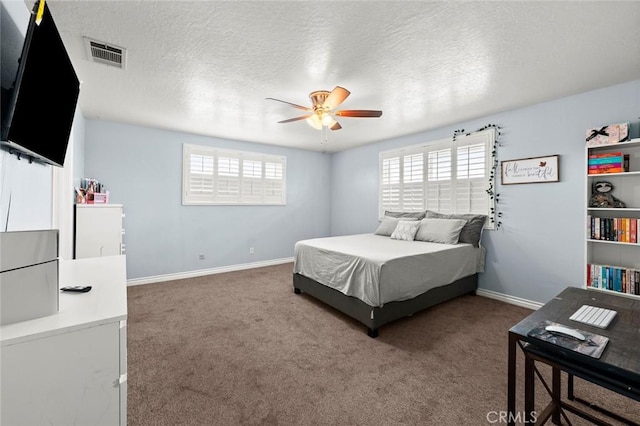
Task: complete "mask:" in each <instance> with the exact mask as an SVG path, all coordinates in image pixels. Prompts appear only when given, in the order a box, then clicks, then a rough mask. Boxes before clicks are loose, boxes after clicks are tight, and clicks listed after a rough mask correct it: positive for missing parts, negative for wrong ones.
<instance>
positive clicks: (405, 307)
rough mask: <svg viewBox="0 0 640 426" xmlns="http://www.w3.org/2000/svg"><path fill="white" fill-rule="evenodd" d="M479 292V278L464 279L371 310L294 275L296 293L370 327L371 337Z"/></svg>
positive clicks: (314, 282) (336, 292)
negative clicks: (397, 322) (396, 323)
mask: <svg viewBox="0 0 640 426" xmlns="http://www.w3.org/2000/svg"><path fill="white" fill-rule="evenodd" d="M477 288H478V274H474V275H470V276H468V277H465V278H461V279H459V280H458V281H455V282H453V283H451V284H449V285H445V286H442V287H436V288H433V289H431V290H429V291H427V292H426V293H423V294H421V295H420V296H416V297H414V298H413V299H409V300H403V301H400V302H390V303H385V305H384V306H383V307H381V308H380V307H375V306H369V305H367V304H366V303H364V302H363V301H361V300H360V299H356V298H355V297H351V296H347V295H345V294H343V293H341V292H339V291H338V290H335V289H333V288H331V287H327V286H326V285H323V284H320V283H318V282H317V281H315V280H312V279H311V278H307V277H305V276H304V275H300V274H296V273H294V274H293V291H294V292H295V293H296V294H300V293H302V292H305V293H307V294H309V295H310V296H313V297H315V298H316V299H318V300H320V301H322V302H324V303H326V304H327V305H329V306H331V307H333V308H335V309H337V310H339V311H340V312H342V313H344V314H346V315H348V316H350V317H351V318H353V319H355V320H357V321H359V322H361V323H362V324H364V325H365V326H366V327H367V334H368V335H369V337H374V338H375V337H378V328H379V327H381V326H383V325H385V324H388V323H390V322H391V321H395V320H397V319H400V318H404V317H407V316H410V315H413V314H414V313H416V312H419V311H421V310H423V309H426V308H428V307H430V306H433V305H437V304H438V303H442V302H445V301H447V300H449V299H453V298H454V297H458V296H462V295H463V294H467V293H471V292H475V290H476V289H477Z"/></svg>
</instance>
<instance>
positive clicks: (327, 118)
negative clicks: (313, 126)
mask: <svg viewBox="0 0 640 426" xmlns="http://www.w3.org/2000/svg"><path fill="white" fill-rule="evenodd" d="M321 121H322V125H323V126H328V127H331V126H333V125H334V124H335V122H336V120H334V119H333V117H332V116H331V114H329V113H328V112H323V113H322V120H321Z"/></svg>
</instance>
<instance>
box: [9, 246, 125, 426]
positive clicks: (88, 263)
mask: <svg viewBox="0 0 640 426" xmlns="http://www.w3.org/2000/svg"><path fill="white" fill-rule="evenodd" d="M66 285H91V286H92V289H91V291H89V292H88V293H65V292H61V293H60V309H59V312H58V313H56V314H54V315H49V316H46V317H42V318H37V319H33V320H29V321H23V322H19V323H14V324H9V325H5V326H2V328H1V329H0V341H1V353H0V376H1V377H0V389H1V395H0V398H1V399H0V424H2V425H3V426H4V425H7V426H8V425H11V426H13V425H29V426H31V425H44V424H46V425H71V424H77V425H109V426H111V425H126V423H127V328H126V324H127V322H126V320H127V293H126V261H125V256H109V257H100V258H91V259H78V260H67V261H60V287H63V286H66Z"/></svg>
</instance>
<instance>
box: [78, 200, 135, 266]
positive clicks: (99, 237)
mask: <svg viewBox="0 0 640 426" xmlns="http://www.w3.org/2000/svg"><path fill="white" fill-rule="evenodd" d="M123 216H124V214H123V207H122V205H121V204H77V205H76V220H75V251H74V253H75V255H74V257H75V258H76V259H83V258H86V257H100V256H114V255H118V254H123V253H124V244H123V242H122V236H123V234H124V229H123V227H122V218H123Z"/></svg>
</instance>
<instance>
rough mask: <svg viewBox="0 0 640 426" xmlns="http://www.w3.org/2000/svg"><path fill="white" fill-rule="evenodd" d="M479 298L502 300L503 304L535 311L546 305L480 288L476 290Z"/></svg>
mask: <svg viewBox="0 0 640 426" xmlns="http://www.w3.org/2000/svg"><path fill="white" fill-rule="evenodd" d="M476 294H477V295H478V296H484V297H488V298H489V299H496V300H500V301H501V302H506V303H510V304H511V305H516V306H521V307H523V308H528V309H533V310H534V311H535V310H537V309H538V308H541V307H542V305H544V303H539V302H533V301H531V300H527V299H521V298H520V297H515V296H509V295H508V294H503V293H498V292H495V291H491V290H485V289H483V288H479V289H477V290H476Z"/></svg>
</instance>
